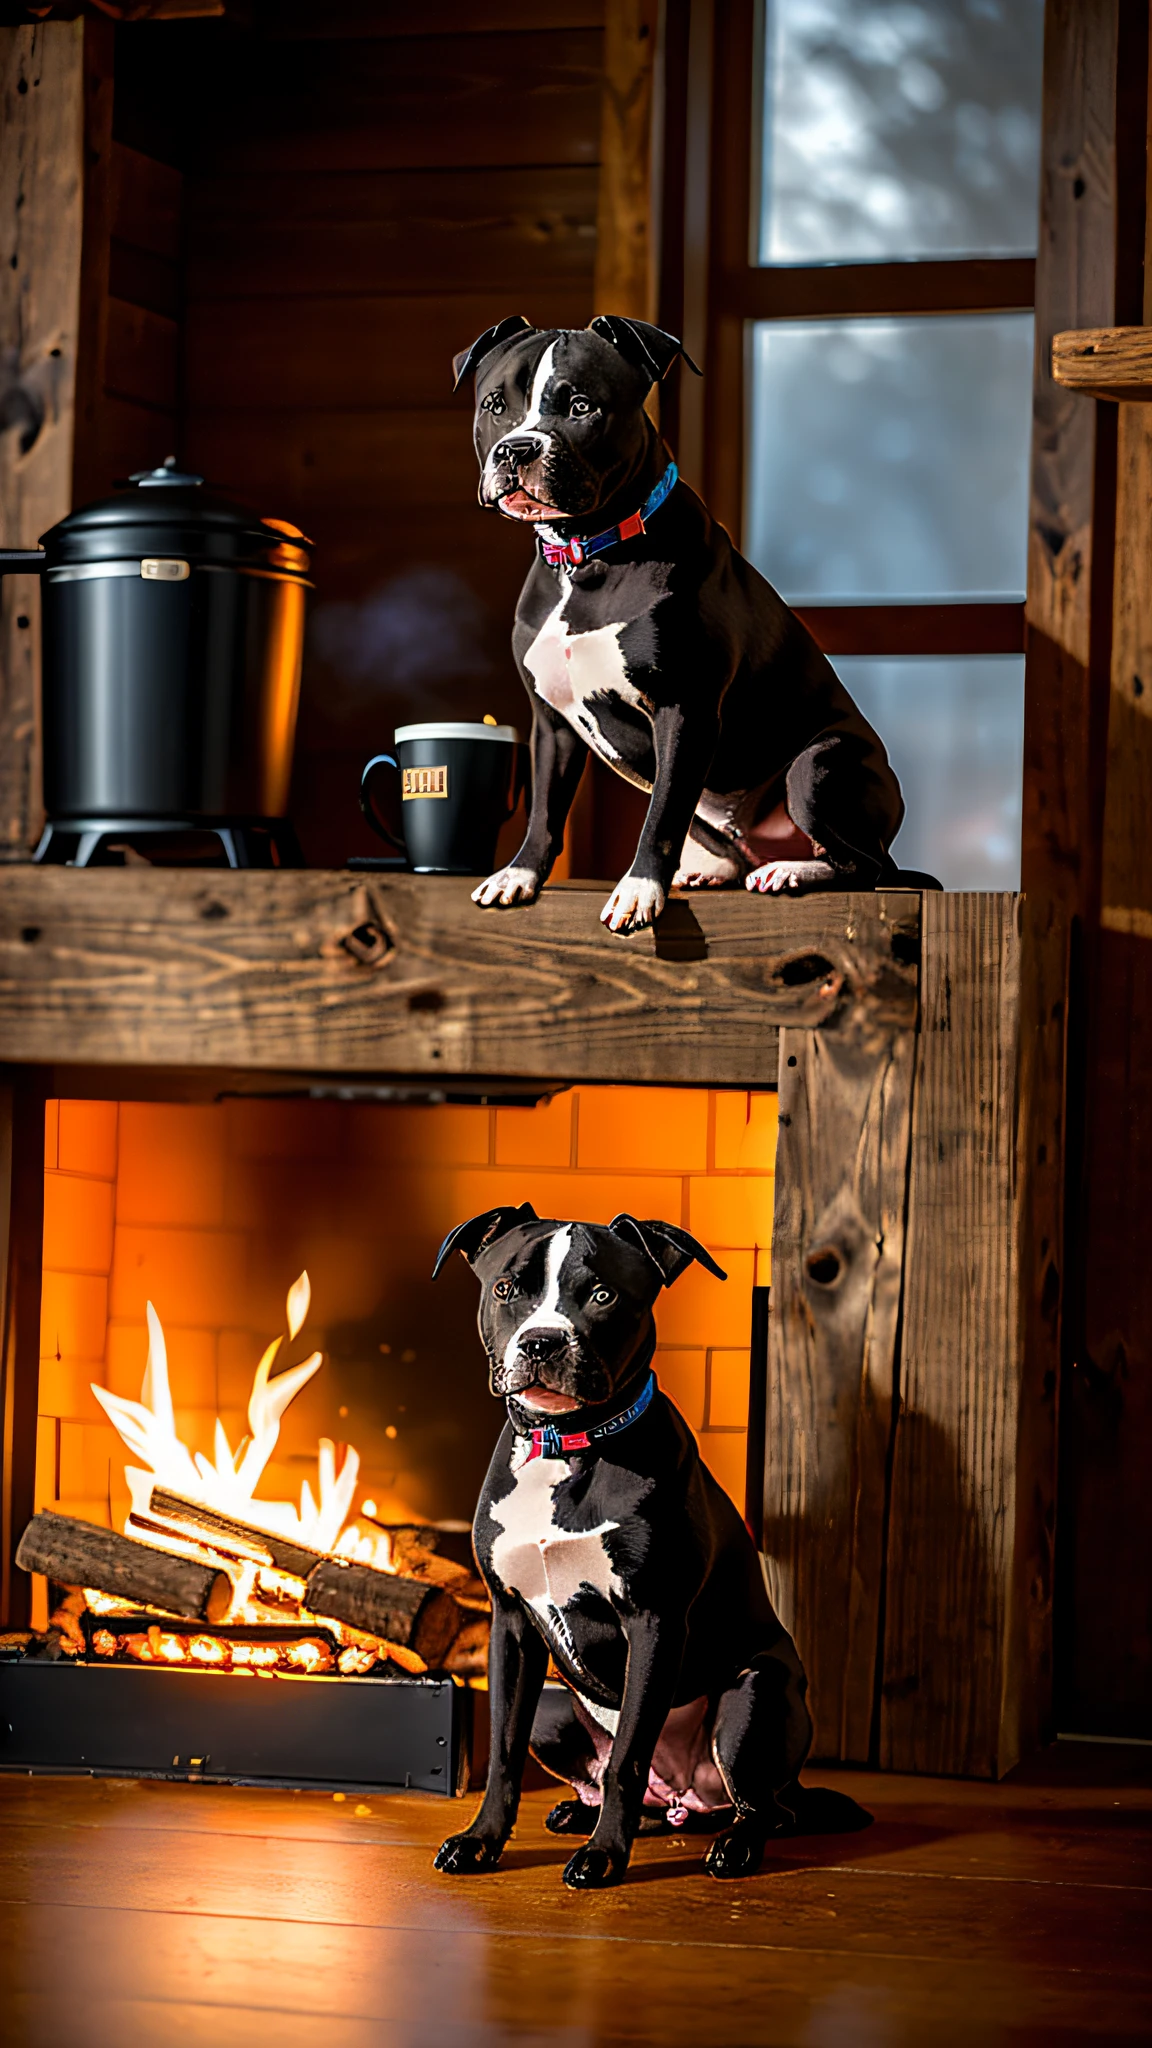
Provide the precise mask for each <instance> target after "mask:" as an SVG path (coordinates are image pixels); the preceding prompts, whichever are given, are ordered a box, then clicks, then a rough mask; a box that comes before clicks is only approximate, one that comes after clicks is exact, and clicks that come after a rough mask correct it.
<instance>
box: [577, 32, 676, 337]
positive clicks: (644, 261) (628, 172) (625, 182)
mask: <svg viewBox="0 0 1152 2048" xmlns="http://www.w3.org/2000/svg"><path fill="white" fill-rule="evenodd" d="M659 18H660V8H659V4H658V0H614V4H613V5H612V6H611V7H609V8H608V10H607V13H606V16H605V23H604V88H603V102H602V105H603V114H602V119H601V127H600V194H599V205H598V208H597V214H596V279H595V286H594V291H593V297H594V300H595V311H596V312H597V313H623V314H625V315H628V314H630V315H631V316H632V318H633V319H636V320H651V318H652V316H653V312H654V310H655V296H654V294H655V279H654V276H653V248H652V77H653V68H654V65H655V60H656V32H657V28H658V25H659Z"/></svg>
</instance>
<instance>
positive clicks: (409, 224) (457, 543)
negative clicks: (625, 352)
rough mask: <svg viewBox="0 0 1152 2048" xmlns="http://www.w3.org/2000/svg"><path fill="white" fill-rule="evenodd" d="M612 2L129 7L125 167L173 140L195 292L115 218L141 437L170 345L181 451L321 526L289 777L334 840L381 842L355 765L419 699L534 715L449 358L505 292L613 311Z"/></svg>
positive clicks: (580, 312)
mask: <svg viewBox="0 0 1152 2048" xmlns="http://www.w3.org/2000/svg"><path fill="white" fill-rule="evenodd" d="M602 20H603V4H602V0H562V4H558V5H555V6H551V7H549V8H548V9H546V10H542V9H540V8H539V7H537V6H535V5H533V4H531V0H488V4H486V5H481V6H478V7H475V8H465V7H464V6H462V5H460V4H459V0H432V4H430V5H428V6H426V7H424V8H422V9H421V10H419V11H418V12H415V13H414V12H413V11H412V10H411V9H409V8H406V7H402V6H401V5H399V4H398V0H384V4H380V5H373V6H368V5H365V4H362V0H361V4H358V0H338V4H332V5H329V6H327V7H324V8H316V7H314V6H305V5H298V4H281V0H277V4H275V5H271V4H263V5H260V4H258V5H255V6H252V7H248V8H245V9H244V10H236V11H235V17H234V18H233V16H232V14H231V12H230V15H229V17H228V18H225V19H223V20H219V21H197V22H192V23H187V24H180V23H160V24H153V23H145V24H142V25H139V26H128V27H124V28H121V29H120V30H119V31H118V32H117V38H116V102H115V115H114V128H115V135H116V138H117V141H118V142H119V143H120V145H121V149H120V151H119V152H118V161H119V163H120V164H121V165H122V166H126V167H127V168H128V169H129V171H130V174H131V175H130V176H129V177H128V178H127V180H122V184H121V189H136V181H137V180H138V178H139V177H140V175H141V165H142V160H152V161H153V162H154V161H155V160H157V159H160V160H163V162H164V163H166V164H167V165H169V166H170V167H171V169H172V171H173V172H175V173H178V174H179V176H180V178H181V179H182V189H183V197H184V202H185V221H186V238H187V239H186V263H185V268H184V273H183V278H184V296H183V304H182V305H180V304H179V303H173V302H172V301H171V300H170V299H168V298H166V297H165V295H164V294H165V290H166V288H167V286H168V284H169V282H170V279H169V277H168V274H167V273H166V272H165V273H163V275H158V273H157V272H156V269H155V266H154V265H152V266H148V265H145V264H143V263H142V262H141V260H140V259H141V257H142V256H143V255H147V254H151V255H159V256H161V258H162V259H165V260H170V258H169V254H168V249H167V248H165V249H164V250H157V249H156V248H155V246H154V244H152V243H149V242H147V241H144V242H142V241H141V239H140V230H139V229H138V228H137V229H136V230H135V240H134V241H133V243H132V247H131V260H129V258H128V255H127V254H126V253H125V252H124V250H117V243H119V244H123V245H127V243H128V240H129V237H128V232H127V225H126V222H125V219H124V217H123V216H121V225H120V228H119V231H118V232H115V231H114V242H113V251H114V258H115V261H114V266H113V268H114V290H115V291H116V293H117V299H114V300H113V304H114V305H115V304H116V303H117V300H118V301H119V304H120V305H121V306H122V307H123V308H124V310H123V311H122V312H119V313H118V314H117V315H116V317H115V320H113V321H110V347H111V346H112V345H113V342H114V340H115V339H116V337H117V335H119V341H120V356H119V360H120V361H121V363H123V364H124V365H125V366H127V365H128V364H129V363H130V364H131V374H132V376H133V377H134V380H135V381H133V382H131V383H129V385H128V387H127V389H126V390H125V388H124V381H123V380H124V377H126V376H128V375H129V371H128V369H127V367H126V368H125V370H124V372H122V373H121V381H120V382H119V383H118V384H117V387H116V388H117V391H118V395H119V397H120V398H121V399H122V398H124V397H127V398H129V399H131V400H132V401H133V402H134V404H135V407H136V411H135V412H134V414H133V415H132V418H133V422H134V424H136V425H138V426H139V428H140V435H139V440H140V445H141V446H143V445H144V443H145V441H148V447H149V453H150V452H151V447H152V445H153V443H152V440H149V437H148V434H146V433H145V432H144V431H143V429H144V426H145V422H144V420H143V418H142V417H141V414H140V403H141V400H144V401H145V402H146V403H147V404H148V405H150V406H152V407H154V408H156V413H155V415H153V416H150V418H149V421H148V423H147V424H148V425H149V426H150V427H153V426H154V427H155V428H156V430H157V431H159V417H158V416H159V413H160V412H162V410H163V407H164V405H165V404H166V403H167V401H168V394H169V392H170V391H171V388H172V386H171V382H170V378H169V366H170V365H171V364H172V363H173V361H174V359H177V358H178V361H179V370H178V390H179V414H180V428H181V432H180V450H179V452H180V454H181V456H182V458H183V459H185V460H186V461H187V462H188V463H189V464H191V465H192V466H194V467H196V468H198V469H201V470H202V471H203V472H204V473H205V474H206V475H207V476H208V477H209V478H211V479H212V480H213V481H215V482H217V483H219V484H222V485H225V486H227V487H228V488H230V489H231V490H233V491H235V492H236V493H237V494H239V495H240V496H241V497H243V498H246V499H247V500H248V501H249V502H250V503H252V504H253V505H254V506H255V507H256V509H257V510H259V511H260V512H262V513H270V514H273V515H274V516H278V517H281V518H287V519H291V520H294V521H296V522H297V523H298V524H299V525H300V526H302V527H303V528H304V530H305V531H306V532H307V533H308V534H310V535H311V537H312V538H313V540H314V541H315V555H314V566H315V575H316V585H317V588H316V597H315V601H314V608H313V623H312V630H311V633H310V638H309V652H308V657H307V662H306V668H305V678H304V690H303V701H302V710H301V722H300V740H299V747H298V753H297V774H296V779H295V782H294V786H293V791H292V809H293V814H294V816H295V818H296V821H297V824H298V826H299V829H300V832H301V837H302V840H303V843H304V848H305V853H306V857H307V858H308V860H309V861H310V862H311V863H313V864H315V865H332V866H335V865H340V864H341V863H342V862H343V860H344V859H345V858H346V856H347V855H348V854H349V853H351V852H353V851H357V852H362V853H371V852H380V851H381V850H382V849H381V848H380V845H379V842H378V841H376V840H375V839H374V838H373V837H372V836H371V834H369V832H368V829H367V827H366V826H365V825H364V824H363V823H362V821H361V820H360V817H359V812H358V809H357V805H356V784H357V779H358V770H359V767H360V766H361V764H362V763H363V761H364V759H365V758H366V757H367V755H368V754H369V753H370V752H373V751H376V750H378V749H379V748H380V747H382V746H386V745H388V744H390V742H391V737H392V730H393V727H394V725H395V724H396V723H397V722H398V721H399V720H403V719H404V718H411V717H435V716H437V715H439V716H457V717H460V716H463V717H479V716H480V715H482V714H483V713H484V712H486V711H492V712H493V713H494V714H495V715H496V716H497V717H500V718H507V719H511V720H514V721H515V722H517V723H519V724H520V725H521V726H524V725H526V722H527V721H526V711H527V706H526V702H525V699H524V695H523V691H522V688H521V685H520V682H519V679H518V677H517V675H516V672H515V670H514V668H513V665H512V661H511V656H510V652H509V636H510V630H511V620H512V613H513V609H514V606H515V601H516V596H517V592H518V590H519V587H520V584H521V582H522V581H523V577H524V574H525V572H526V569H527V566H528V561H529V552H528V542H527V541H526V539H525V537H524V536H523V535H522V534H519V533H517V532H515V531H514V530H513V529H511V528H510V527H508V526H507V525H506V524H505V523H503V522H501V521H499V520H498V519H497V518H496V517H495V516H494V515H492V514H484V513H481V511H480V509H479V507H478V505H477V503H476V463H475V457H474V455H473V452H472V445H471V432H470V417H471V392H470V390H468V391H461V392H460V393H459V394H458V395H457V396H455V397H454V396H453V393H452V372H451V359H452V356H453V354H454V353H455V352H456V351H457V350H458V349H460V348H462V347H465V346H466V345H467V344H468V342H470V341H471V340H473V339H474V337H475V336H476V334H478V333H479V332H481V331H482V330H483V328H484V327H486V326H488V325H489V324H490V323H491V322H492V321H494V320H497V319H500V318H501V317H503V316H504V315H505V314H507V313H511V312H521V311H522V312H524V313H525V314H526V315H527V316H528V317H529V318H530V319H532V320H534V321H536V322H538V323H539V324H541V325H549V324H558V323H563V324H565V325H576V324H582V323H583V322H584V321H586V320H587V319H589V318H590V316H591V314H592V312H593V310H594V308H593V304H592V281H593V270H594V262H595V250H596V213H597V192H598V162H599V153H600V137H601V125H602V99H601V65H602V50H603V28H602ZM147 175H148V177H150V178H151V177H154V176H155V175H156V174H155V172H154V171H152V170H151V169H149V170H148V172H147ZM167 193H168V197H169V202H170V211H169V218H170V219H172V220H174V219H175V215H176V206H177V202H178V198H179V190H178V188H177V187H176V185H175V184H170V185H169V187H168V188H167ZM129 292H131V294H132V296H131V298H129V297H127V296H126V295H127V294H128V293H129ZM129 305H130V306H131V308H132V310H131V313H130V314H129V312H128V307H129ZM174 314H175V316H176V322H177V324H176V325H175V326H174V325H173V315H174ZM109 388H112V386H111V377H109ZM153 439H154V436H153ZM157 445H158V444H157ZM137 466H138V465H137Z"/></svg>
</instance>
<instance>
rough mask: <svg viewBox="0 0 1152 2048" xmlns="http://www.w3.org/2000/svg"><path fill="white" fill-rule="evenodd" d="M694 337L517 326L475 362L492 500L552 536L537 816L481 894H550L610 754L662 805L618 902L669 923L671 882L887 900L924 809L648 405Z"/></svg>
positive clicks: (598, 324) (478, 897)
mask: <svg viewBox="0 0 1152 2048" xmlns="http://www.w3.org/2000/svg"><path fill="white" fill-rule="evenodd" d="M678 356H681V357H683V359H684V361H685V362H686V363H687V364H688V367H689V368H690V369H695V365H694V364H693V363H692V362H691V361H690V359H689V358H688V357H687V356H686V355H685V354H684V350H683V348H682V346H681V344H680V342H678V341H677V340H675V339H674V337H673V336H671V335H668V334H665V333H663V332H662V330H661V329H660V328H658V327H652V326H649V325H648V324H647V323H646V322H644V321H641V320H625V319H621V318H619V317H616V316H614V315H610V316H601V317H599V318H597V319H595V320H593V321H592V323H591V326H590V327H588V328H561V329H547V330H545V331H540V330H538V329H536V328H534V327H532V326H530V325H529V323H528V321H527V320H525V319H524V318H523V317H522V316H520V315H514V316H513V317H512V318H510V319H507V320H501V321H500V322H499V323H498V324H497V325H496V326H495V327H490V328H488V329H487V331H486V332H485V333H484V334H482V335H480V336H479V338H478V339H477V340H476V341H474V342H473V343H472V346H471V348H469V349H466V350H464V351H463V353H462V354H460V355H458V356H457V357H456V358H455V362H454V369H455V372H456V382H457V384H459V383H460V382H461V380H462V379H463V378H464V377H466V376H468V375H470V374H471V373H473V372H475V377H476V416H475V443H476V452H477V455H478V457H479V459H480V464H481V477H480V502H481V504H482V505H484V506H486V507H488V508H489V509H495V510H498V511H499V512H501V513H502V514H503V515H504V516H505V518H508V519H516V520H519V521H521V522H523V523H526V524H528V525H530V526H532V527H533V528H534V529H535V533H536V538H537V556H536V560H535V561H534V563H533V565H532V568H531V570H530V572H529V575H528V580H527V582H526V583H525V585H524V588H523V590H522V592H521V594H520V600H519V603H518V605H517V608H516V623H515V627H514V630H513V635H512V649H513V653H514V655H515V658H516V663H517V666H518V668H519V670H520V674H521V677H522V679H523V682H524V685H525V688H526V689H527V691H528V695H529V697H530V699H531V702H532V768H533V781H532V805H531V811H530V814H529V819H528V829H527V832H526V834H525V838H524V843H523V845H522V846H521V848H520V851H519V852H518V853H517V854H516V856H515V858H514V859H513V860H512V861H511V862H510V863H509V865H508V866H507V867H505V868H502V869H501V870H500V872H499V873H498V874H495V875H491V876H489V878H488V879H487V881H485V882H482V883H481V885H480V887H479V888H478V889H476V890H475V891H474V899H475V901H476V902H477V903H479V904H480V905H481V906H482V907H485V908H488V907H491V906H495V905H504V906H509V905H512V904H516V903H530V902H531V901H532V900H533V898H534V897H535V896H536V895H538V893H539V891H540V889H541V888H542V886H543V884H544V882H545V880H546V879H547V877H548V875H549V873H550V872H551V869H552V865H553V863H554V861H555V859H556V856H557V854H558V853H559V852H560V849H561V846H562V844H563V838H564V824H565V820H566V819H567V816H568V813H569V811H570V809H571V807H572V801H573V798H574V797H575V794H576V788H577V784H578V783H579V780H580V776H581V773H582V771H583V768H584V764H585V762H586V760H587V757H588V750H589V749H591V750H592V751H593V752H594V753H596V754H598V755H599V757H600V759H601V760H603V761H606V762H607V763H608V765H609V766H610V767H611V768H613V769H615V771H616V773H617V774H618V775H621V776H623V777H624V779H625V780H626V781H628V782H631V783H633V784H635V785H636V787H637V788H639V789H643V790H645V791H647V792H648V797H649V803H648V814H647V817H646V819H645V822H644V827H643V830H642V832H641V834H640V840H639V844H638V845H637V848H636V853H635V857H634V859H633V861H632V865H631V867H630V868H629V870H628V873H627V874H626V875H625V876H624V878H623V880H622V881H620V882H619V883H618V884H617V886H616V888H615V889H614V890H613V892H612V894H611V896H610V897H609V899H608V902H607V903H606V904H605V906H604V910H603V913H602V917H603V921H604V923H605V924H607V926H608V927H609V929H610V930H611V931H614V932H627V931H636V930H639V929H640V928H641V927H642V926H644V925H649V924H652V923H653V922H654V920H655V918H656V917H657V916H658V915H659V912H660V910H661V909H662V907H663V905H664V902H665V900H666V898H667V895H668V891H669V889H670V888H671V887H672V886H673V884H674V883H675V884H677V885H679V886H681V887H684V888H690V889H696V888H706V887H715V886H722V885H724V884H729V883H735V882H739V881H743V882H744V883H745V884H746V885H747V887H748V888H749V889H759V890H774V891H782V890H787V891H792V892H795V891H799V890H807V889H813V888H828V887H840V888H844V887H848V888H857V889H860V888H866V889H870V888H872V887H873V886H875V885H876V884H877V883H879V882H882V881H884V880H887V879H889V878H890V877H892V876H894V875H895V873H896V869H895V866H894V864H893V862H892V860H891V858H890V856H889V852H888V849H889V847H890V846H891V844H892V841H893V839H894V838H895V836H896V833H897V831H898V830H899V827H900V823H901V819H902V817H903V812H904V806H903V802H902V799H901V795H900V786H899V783H898V782H897V780H896V777H895V775H894V774H893V772H892V769H891V767H890V765H889V762H888V756H887V754H886V753H885V751H884V747H883V745H882V743H881V741H880V740H879V738H878V737H877V735H876V733H875V732H873V730H872V727H871V726H870V725H869V724H868V722H867V720H866V719H865V718H864V717H863V716H862V714H861V712H860V711H859V710H858V709H857V707H856V705H855V704H854V703H853V701H852V699H851V697H850V696H849V695H848V692H847V690H846V689H845V688H844V685H843V684H842V683H841V681H840V679H839V677H838V676H837V675H836V673H835V671H834V669H833V668H832V667H831V665H830V663H829V662H828V661H827V660H826V659H825V657H824V655H823V654H822V653H821V652H820V649H819V648H818V647H817V645H816V642H815V641H814V640H813V638H812V636H811V634H810V633H809V632H808V631H807V629H806V628H805V627H804V626H802V625H801V623H800V621H799V619H797V618H796V616H795V615H794V613H792V612H791V611H789V609H788V606H787V605H786V604H785V603H784V601H783V599H782V598H780V597H778V596H777V594H776V592H775V591H774V590H773V589H772V587H771V585H770V584H769V583H766V582H765V580H764V578H763V577H762V576H761V575H759V574H758V572H757V571H756V570H755V569H754V568H753V567H752V566H751V564H750V563H749V562H746V561H745V560H744V558H743V556H742V555H740V554H739V553H738V552H737V550H736V549H735V548H734V547H733V545H732V542H731V541H730V539H729V537H728V535H727V533H726V532H725V531H724V528H723V527H722V526H719V525H718V524H717V523H716V521H715V520H714V519H712V518H711V517H710V516H709V514H708V511H707V510H706V508H705V506H704V505H703V504H702V503H701V501H700V499H699V498H698V497H697V496H696V494H695V492H694V491H691V490H689V488H688V486H687V485H686V484H685V483H683V482H681V481H679V480H678V477H677V470H676V464H675V463H674V462H673V460H672V457H671V455H670V453H669V450H668V448H667V447H666V445H665V443H664V442H663V441H662V440H661V439H660V436H659V434H658V433H657V432H656V429H655V427H654V426H653V425H652V423H651V421H650V420H649V418H648V417H647V414H646V413H645V411H644V401H645V399H646V397H647V395H648V392H649V390H650V389H651V387H652V385H653V383H654V382H656V381H657V379H659V378H660V377H663V376H664V375H665V374H666V372H667V371H668V370H669V369H670V368H671V366H672V364H673V363H674V362H675V360H676V358H677V357H678Z"/></svg>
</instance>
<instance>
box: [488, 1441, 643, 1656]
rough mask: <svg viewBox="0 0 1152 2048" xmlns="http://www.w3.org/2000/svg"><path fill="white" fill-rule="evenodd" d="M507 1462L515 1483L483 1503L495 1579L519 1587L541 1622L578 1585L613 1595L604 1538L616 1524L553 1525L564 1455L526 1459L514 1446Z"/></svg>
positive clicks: (615, 1584)
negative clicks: (492, 1535)
mask: <svg viewBox="0 0 1152 2048" xmlns="http://www.w3.org/2000/svg"><path fill="white" fill-rule="evenodd" d="M518 1457H520V1458H521V1462H520V1463H519V1465H518V1464H517V1458H518ZM512 1464H513V1470H514V1471H515V1473H516V1484H515V1486H514V1487H513V1489H512V1491H511V1493H507V1494H505V1496H504V1498H503V1500H499V1501H494V1502H491V1503H490V1504H489V1508H488V1512H489V1514H490V1515H491V1517H492V1520H493V1522H494V1523H495V1525H496V1528H497V1530H498V1531H499V1534H498V1535H497V1537H496V1540H495V1542H494V1543H493V1545H492V1566H493V1569H494V1571H495V1573H496V1576H497V1578H498V1579H499V1580H500V1582H501V1584H502V1585H504V1586H506V1587H507V1588H508V1590H509V1592H511V1593H519V1595H520V1598H521V1599H522V1600H526V1601H527V1603H528V1605H529V1606H530V1607H533V1608H535V1610H536V1612H537V1614H539V1616H540V1618H541V1620H542V1621H543V1622H544V1623H545V1624H546V1625H548V1624H550V1623H551V1622H552V1621H553V1618H554V1617H555V1616H556V1615H557V1614H562V1613H563V1610H564V1608H565V1607H567V1606H568V1604H569V1602H570V1601H572V1600H573V1599H574V1598H575V1596H576V1594H577V1593H578V1592H579V1591H580V1588H581V1586H591V1587H593V1588H594V1590H595V1591H596V1592H597V1593H600V1594H601V1595H602V1596H603V1598H604V1599H605V1600H609V1599H611V1598H612V1597H613V1596H614V1595H615V1596H616V1597H617V1598H619V1597H620V1595H621V1594H622V1593H623V1590H624V1589H623V1586H622V1584H621V1582H620V1580H619V1579H618V1578H617V1576H616V1574H615V1572H614V1571H613V1569H612V1560H611V1558H610V1557H609V1555H608V1551H607V1549H606V1547H605V1543H604V1538H605V1536H607V1535H608V1534H609V1533H610V1532H611V1531H612V1530H613V1529H618V1528H619V1526H620V1524H619V1523H618V1522H600V1523H599V1524H598V1525H597V1527H596V1528H594V1529H560V1528H557V1526H556V1520H555V1498H554V1496H555V1491H556V1488H557V1487H558V1486H559V1485H560V1484H561V1482H562V1481H563V1480H565V1479H567V1478H568V1476H569V1471H568V1462H567V1460H566V1459H565V1458H532V1459H530V1460H529V1459H528V1458H527V1455H526V1449H525V1451H524V1453H521V1452H520V1447H519V1446H517V1450H516V1451H515V1452H514V1453H513V1459H512Z"/></svg>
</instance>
